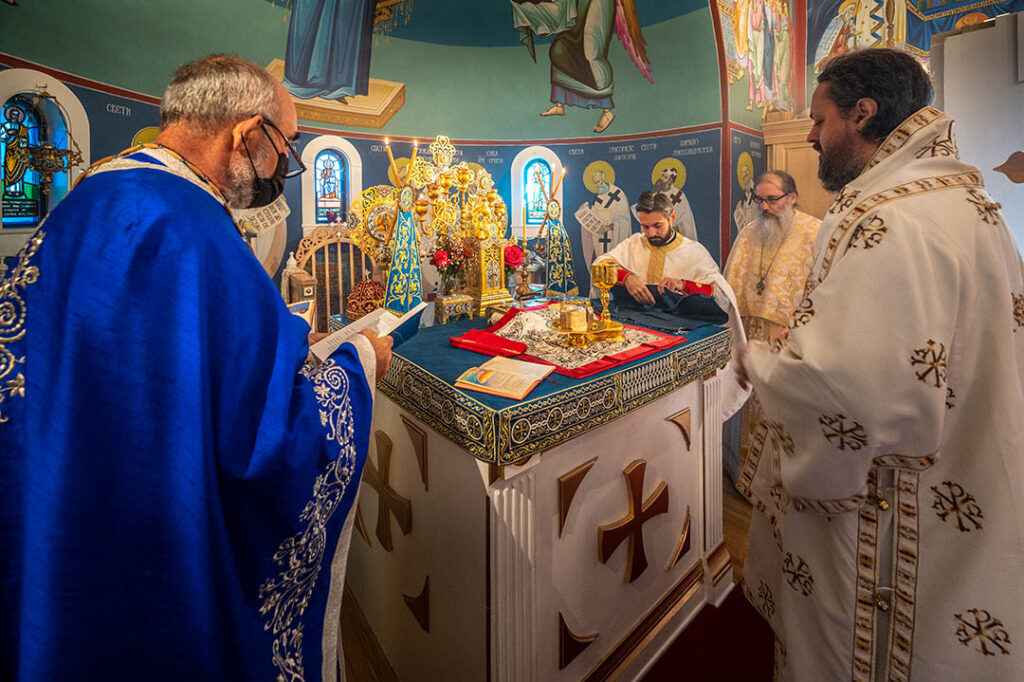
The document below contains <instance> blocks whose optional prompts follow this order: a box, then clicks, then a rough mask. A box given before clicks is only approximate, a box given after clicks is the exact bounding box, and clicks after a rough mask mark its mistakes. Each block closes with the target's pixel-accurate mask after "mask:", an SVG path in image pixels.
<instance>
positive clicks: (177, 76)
mask: <svg viewBox="0 0 1024 682" xmlns="http://www.w3.org/2000/svg"><path fill="white" fill-rule="evenodd" d="M257 114H259V115H261V116H263V117H264V118H267V119H269V120H270V121H272V122H274V123H278V124H279V123H280V118H281V102H280V100H279V98H278V93H277V81H275V80H274V77H273V76H271V75H270V74H269V73H267V72H266V71H264V70H263V69H261V68H260V67H258V66H256V65H255V64H253V63H252V62H248V61H246V60H244V59H241V58H240V57H232V56H230V55H223V54H217V55H211V56H209V57H206V58H204V59H199V60H196V61H194V62H189V63H188V64H185V65H184V66H182V67H181V68H179V69H178V70H177V71H176V72H175V73H174V78H173V79H172V80H171V83H170V85H168V86H167V90H166V91H165V92H164V99H163V102H161V104H160V127H161V129H163V128H166V127H167V126H169V125H170V124H172V123H181V122H184V123H189V124H191V125H193V126H196V127H197V128H199V129H200V130H202V131H204V132H213V131H216V130H218V129H220V128H222V127H224V126H230V125H234V124H235V123H237V122H238V121H241V120H243V119H246V118H249V117H250V116H255V115H257Z"/></svg>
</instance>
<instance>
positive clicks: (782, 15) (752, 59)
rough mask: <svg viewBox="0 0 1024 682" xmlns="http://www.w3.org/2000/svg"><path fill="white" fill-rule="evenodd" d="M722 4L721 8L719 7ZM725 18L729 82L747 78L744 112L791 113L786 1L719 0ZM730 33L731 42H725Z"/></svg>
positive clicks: (790, 32) (790, 72)
mask: <svg viewBox="0 0 1024 682" xmlns="http://www.w3.org/2000/svg"><path fill="white" fill-rule="evenodd" d="M723 5H724V7H723ZM719 7H720V8H722V9H723V10H725V11H723V14H724V15H725V16H730V17H732V21H731V22H730V23H728V24H725V28H726V52H727V55H728V58H729V61H730V64H729V82H730V83H732V82H733V81H734V80H739V79H740V78H743V76H744V75H745V76H746V77H747V98H748V101H747V110H748V111H757V112H760V114H761V117H762V118H764V116H765V114H766V113H767V112H768V111H772V110H780V109H784V110H791V109H792V108H793V95H792V87H791V81H792V70H791V66H792V61H791V58H790V46H791V45H792V39H793V35H792V33H793V27H792V24H791V21H790V13H789V1H788V0H735V4H733V5H730V4H729V2H728V0H719ZM729 34H731V40H730V39H729Z"/></svg>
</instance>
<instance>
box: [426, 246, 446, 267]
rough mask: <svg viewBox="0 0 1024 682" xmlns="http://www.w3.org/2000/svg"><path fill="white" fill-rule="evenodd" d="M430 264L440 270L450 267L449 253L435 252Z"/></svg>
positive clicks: (443, 251)
mask: <svg viewBox="0 0 1024 682" xmlns="http://www.w3.org/2000/svg"><path fill="white" fill-rule="evenodd" d="M430 262H431V263H433V264H434V265H436V266H437V267H439V268H443V267H447V265H448V252H447V251H445V250H444V249H441V250H439V251H435V252H434V255H433V256H431V257H430Z"/></svg>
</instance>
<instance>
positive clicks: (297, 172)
mask: <svg viewBox="0 0 1024 682" xmlns="http://www.w3.org/2000/svg"><path fill="white" fill-rule="evenodd" d="M267 126H270V127H271V128H273V129H274V130H276V131H277V134H278V135H280V136H281V139H282V140H284V146H285V147H287V148H288V151H289V152H290V153H291V155H292V158H293V159H295V163H297V164H299V167H298V168H291V169H289V170H288V172H287V173H285V174H284V177H285V179H288V178H294V177H295V176H296V175H302V174H303V173H304V172H305V171H306V164H304V163H302V159H300V158H299V155H298V154H297V153H296V152H295V147H293V146H292V143H291V142H290V141H289V140H288V138H287V137H285V136H284V133H282V132H281V129H280V128H278V127H277V126H276V125H274V124H273V122H272V121H271V120H270V119H268V118H266V117H264V118H263V134H264V135H266V136H267V139H268V140H270V145H271V146H272V147H273V148H274V149H275V150H276V149H277V145H276V144H274V138H272V137H270V133H268V132H267Z"/></svg>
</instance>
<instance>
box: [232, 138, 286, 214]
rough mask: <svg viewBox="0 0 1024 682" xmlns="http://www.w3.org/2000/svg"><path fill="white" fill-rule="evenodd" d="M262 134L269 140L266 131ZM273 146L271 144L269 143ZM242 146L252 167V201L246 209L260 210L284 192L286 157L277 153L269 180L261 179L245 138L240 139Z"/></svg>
mask: <svg viewBox="0 0 1024 682" xmlns="http://www.w3.org/2000/svg"><path fill="white" fill-rule="evenodd" d="M263 133H264V134H265V135H266V136H267V139H268V140H269V139H270V133H268V132H267V129H266V128H264V129H263ZM271 144H273V142H271ZM242 145H243V146H245V153H246V154H248V155H249V165H250V166H252V174H253V178H252V200H251V201H250V202H249V205H248V206H246V208H260V207H261V206H266V205H267V204H269V203H271V202H273V201H274V200H275V199H277V198H278V197H279V196H281V193H282V192H284V181H285V178H286V177H287V176H288V155H287V154H285V153H284V152H278V154H277V167H276V168H275V169H274V174H273V175H272V176H270V177H269V178H261V177H260V174H259V171H257V170H256V164H255V163H253V160H252V152H250V151H249V145H247V144H246V143H245V138H244V137H243V138H242Z"/></svg>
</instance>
